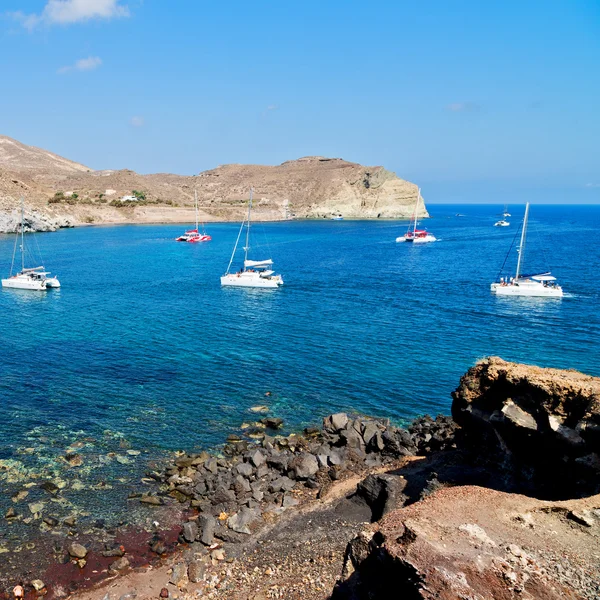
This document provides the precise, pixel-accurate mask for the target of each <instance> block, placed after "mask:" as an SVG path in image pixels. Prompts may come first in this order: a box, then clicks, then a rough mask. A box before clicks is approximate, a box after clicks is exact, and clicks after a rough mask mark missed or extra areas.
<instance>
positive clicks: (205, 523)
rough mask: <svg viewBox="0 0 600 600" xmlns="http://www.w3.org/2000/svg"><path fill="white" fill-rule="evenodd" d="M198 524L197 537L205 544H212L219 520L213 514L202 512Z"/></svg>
mask: <svg viewBox="0 0 600 600" xmlns="http://www.w3.org/2000/svg"><path fill="white" fill-rule="evenodd" d="M197 524H198V529H199V535H198V538H197V539H198V540H199V541H201V542H202V543H203V544H204V545H205V546H210V545H211V544H212V543H213V542H214V537H215V529H216V527H217V520H216V519H215V518H214V517H213V516H212V515H209V514H206V513H201V514H200V515H199V516H198V521H197Z"/></svg>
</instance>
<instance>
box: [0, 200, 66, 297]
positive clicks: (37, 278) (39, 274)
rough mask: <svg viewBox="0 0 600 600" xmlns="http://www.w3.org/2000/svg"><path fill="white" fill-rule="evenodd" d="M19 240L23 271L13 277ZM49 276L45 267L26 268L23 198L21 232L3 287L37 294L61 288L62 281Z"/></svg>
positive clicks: (17, 238)
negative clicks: (49, 289)
mask: <svg viewBox="0 0 600 600" xmlns="http://www.w3.org/2000/svg"><path fill="white" fill-rule="evenodd" d="M19 238H21V245H20V250H21V270H20V271H19V272H18V273H16V274H15V275H13V270H14V267H15V256H16V254H17V243H18V241H19ZM49 275H50V273H48V272H47V271H45V270H44V267H32V268H31V267H30V268H25V201H24V199H23V198H21V231H20V232H19V231H17V235H16V238H15V247H14V250H13V258H12V264H11V266H10V276H9V277H8V278H7V279H3V280H2V287H4V288H13V289H19V290H33V291H37V292H44V291H46V290H47V289H48V288H59V287H60V281H58V277H48V276H49Z"/></svg>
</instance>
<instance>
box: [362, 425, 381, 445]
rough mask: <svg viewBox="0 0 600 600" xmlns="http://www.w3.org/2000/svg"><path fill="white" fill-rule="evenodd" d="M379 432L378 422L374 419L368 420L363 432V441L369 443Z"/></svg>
mask: <svg viewBox="0 0 600 600" xmlns="http://www.w3.org/2000/svg"><path fill="white" fill-rule="evenodd" d="M378 432H379V433H380V431H379V427H378V426H377V424H376V423H374V422H373V421H367V422H366V423H365V426H364V428H363V433H362V438H363V441H364V442H365V444H367V445H368V444H369V442H370V441H371V438H372V437H373V436H374V435H375V434H376V433H378Z"/></svg>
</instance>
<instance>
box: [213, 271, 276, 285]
mask: <svg viewBox="0 0 600 600" xmlns="http://www.w3.org/2000/svg"><path fill="white" fill-rule="evenodd" d="M221 285H222V286H224V287H251V288H278V287H280V286H282V285H283V279H282V278H281V276H280V275H272V276H270V277H261V276H260V275H259V274H258V273H256V272H254V273H249V272H245V273H229V274H227V275H223V277H221Z"/></svg>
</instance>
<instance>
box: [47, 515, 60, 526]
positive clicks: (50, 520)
mask: <svg viewBox="0 0 600 600" xmlns="http://www.w3.org/2000/svg"><path fill="white" fill-rule="evenodd" d="M44 523H46V525H48V526H50V527H56V526H57V525H58V519H55V518H54V517H44Z"/></svg>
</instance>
